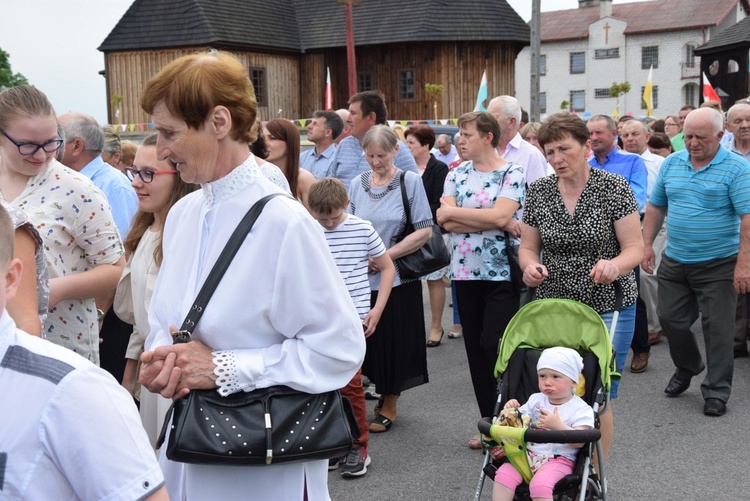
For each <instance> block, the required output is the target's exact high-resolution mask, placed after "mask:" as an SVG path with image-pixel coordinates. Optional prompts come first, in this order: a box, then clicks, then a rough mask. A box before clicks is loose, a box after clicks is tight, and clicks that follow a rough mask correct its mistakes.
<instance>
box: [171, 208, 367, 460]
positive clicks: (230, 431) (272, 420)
mask: <svg viewBox="0 0 750 501" xmlns="http://www.w3.org/2000/svg"><path fill="white" fill-rule="evenodd" d="M278 195H280V194H274V195H268V196H266V197H264V198H262V199H260V200H259V201H258V202H257V203H255V204H254V205H253V207H251V208H250V210H249V211H248V213H247V214H246V215H245V217H244V218H243V220H242V221H241V222H240V224H239V225H238V227H237V229H236V230H235V231H234V233H233V234H232V236H231V237H230V238H229V241H228V242H227V245H226V247H225V248H224V250H223V251H222V253H221V255H220V256H219V259H218V260H217V261H216V264H215V265H214V267H213V268H212V269H211V273H210V274H209V276H208V278H206V282H205V283H204V285H203V287H202V288H201V290H200V292H199V293H198V297H197V298H196V300H195V303H194V304H193V306H192V307H191V308H190V312H189V313H188V315H187V316H186V318H185V321H184V322H183V323H182V327H181V329H180V331H178V332H176V333H174V334H173V337H174V342H175V343H185V342H189V341H190V337H191V333H192V331H193V329H195V325H196V324H197V323H198V320H199V319H200V317H201V315H202V314H203V311H204V310H205V308H206V305H207V303H208V301H209V300H210V299H211V295H212V294H213V292H214V290H215V289H216V286H217V285H218V284H219V282H220V281H221V277H222V276H223V275H224V272H225V271H226V269H227V268H228V267H229V263H231V261H232V259H233V258H234V256H235V254H236V253H237V251H238V250H239V247H240V246H241V245H242V242H243V241H244V239H245V236H246V235H247V234H248V233H249V232H250V229H251V228H252V226H253V223H254V222H255V220H256V219H257V218H258V216H259V215H260V213H261V211H262V210H263V207H264V206H265V204H266V203H267V202H268V201H269V200H270V199H271V198H273V197H274V196H278ZM170 423H171V424H170ZM168 427H169V429H170V433H169V441H168V442H167V450H166V455H167V458H169V459H171V460H172V461H179V462H182V463H194V464H220V465H261V464H271V463H285V462H291V461H310V460H314V459H330V458H333V457H340V456H343V455H345V454H346V453H347V452H348V451H349V449H350V448H351V446H352V443H353V441H354V439H355V438H357V437H359V433H360V430H359V427H358V426H357V421H356V418H355V417H354V411H353V409H352V406H351V403H350V402H349V400H347V399H346V398H344V397H342V396H341V395H340V394H339V392H338V391H336V390H333V391H329V392H326V393H321V394H310V393H305V392H301V391H297V390H294V389H292V388H289V387H287V386H272V387H269V388H262V389H256V390H254V391H251V392H239V393H234V394H231V395H228V396H226V397H222V396H221V395H220V394H219V393H218V392H217V391H216V390H215V389H212V390H194V391H191V392H190V393H189V394H188V395H187V396H186V397H185V398H181V399H178V400H175V401H174V402H173V404H172V407H171V408H170V410H169V412H167V416H166V418H165V420H164V425H163V426H162V430H161V433H160V434H159V439H158V441H157V444H156V445H157V448H158V447H161V446H162V444H163V443H164V440H165V437H166V432H167V428H168Z"/></svg>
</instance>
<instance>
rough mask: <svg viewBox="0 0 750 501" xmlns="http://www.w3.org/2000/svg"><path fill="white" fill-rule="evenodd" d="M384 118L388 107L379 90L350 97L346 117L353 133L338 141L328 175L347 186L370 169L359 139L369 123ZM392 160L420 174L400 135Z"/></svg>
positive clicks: (401, 167)
mask: <svg viewBox="0 0 750 501" xmlns="http://www.w3.org/2000/svg"><path fill="white" fill-rule="evenodd" d="M387 118H388V110H387V108H386V106H385V99H384V98H383V94H382V93H381V92H380V91H377V90H368V91H364V92H360V93H358V94H354V95H353V96H352V97H351V98H350V99H349V118H348V119H347V121H346V122H347V124H348V125H350V126H351V133H352V135H351V136H349V137H347V138H345V139H344V140H342V141H341V142H340V143H339V147H338V148H336V155H335V156H334V157H333V162H332V163H331V168H330V169H329V170H328V174H327V176H329V177H335V178H337V179H340V180H341V182H342V183H344V186H346V189H349V185H350V184H351V182H352V179H354V178H355V177H357V176H358V175H359V174H361V173H362V172H367V171H369V170H370V164H368V163H367V159H366V158H365V152H364V150H363V149H362V140H363V139H364V138H365V134H367V131H368V130H370V129H371V128H372V127H374V126H376V125H385V124H386V122H387ZM393 163H394V164H395V165H396V167H398V168H399V169H401V170H403V171H407V170H410V171H412V172H416V173H417V174H419V170H417V163H416V162H415V161H414V157H413V156H412V154H411V152H410V151H409V148H407V147H406V144H404V142H403V141H401V140H400V139H399V141H398V153H397V154H396V158H395V159H394V160H393Z"/></svg>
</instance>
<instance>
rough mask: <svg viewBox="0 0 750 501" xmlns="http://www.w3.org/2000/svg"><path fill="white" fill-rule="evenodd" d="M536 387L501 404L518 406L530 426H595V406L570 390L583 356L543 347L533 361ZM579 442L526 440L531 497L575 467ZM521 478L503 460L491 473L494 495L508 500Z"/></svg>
mask: <svg viewBox="0 0 750 501" xmlns="http://www.w3.org/2000/svg"><path fill="white" fill-rule="evenodd" d="M536 368H537V375H538V381H539V393H534V394H533V395H531V396H530V397H529V399H528V401H527V402H526V403H525V404H524V405H521V404H520V403H519V402H518V401H517V400H515V399H511V400H508V402H506V404H505V406H504V408H505V409H511V408H515V409H518V410H519V411H520V412H521V413H522V414H523V415H524V416H527V417H528V418H529V420H530V427H531V428H541V429H546V430H559V431H561V430H575V429H579V430H582V429H588V428H593V427H594V410H593V409H592V408H591V407H590V406H589V405H588V404H587V403H586V402H585V401H584V400H582V399H581V398H580V397H578V396H576V395H575V389H576V385H578V381H579V378H580V375H581V371H582V370H583V359H582V358H581V356H580V355H579V354H578V352H576V351H575V350H573V349H571V348H565V347H560V346H558V347H554V348H547V349H546V350H544V351H543V352H542V354H541V355H540V357H539V362H538V363H537V367H536ZM583 445H584V444H582V443H580V444H544V443H529V444H528V452H529V465H530V466H531V471H532V472H533V473H534V475H533V478H532V479H531V482H530V484H529V491H530V494H531V497H532V499H534V500H535V501H537V500H552V491H553V489H554V487H555V484H556V483H557V482H558V481H559V480H560V479H562V478H563V477H565V476H566V475H568V474H571V473H573V470H574V468H575V462H576V456H577V455H578V449H580V448H581V447H582V446H583ZM521 483H523V478H522V477H521V474H520V473H519V472H518V471H517V470H516V468H515V467H514V466H513V465H512V464H511V463H509V462H508V463H504V464H502V465H501V466H500V468H499V469H498V470H497V473H496V474H495V483H494V488H493V491H492V499H493V501H512V500H513V497H514V495H515V491H516V488H517V487H518V486H519V485H520V484H521Z"/></svg>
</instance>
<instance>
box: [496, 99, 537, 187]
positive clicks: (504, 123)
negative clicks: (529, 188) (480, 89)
mask: <svg viewBox="0 0 750 501" xmlns="http://www.w3.org/2000/svg"><path fill="white" fill-rule="evenodd" d="M487 112H488V113H489V114H490V115H492V116H493V117H495V119H497V121H498V122H499V123H500V132H501V135H500V142H499V143H498V145H497V154H498V155H500V156H501V157H503V158H504V159H506V160H508V161H509V162H515V163H517V164H518V165H520V166H521V167H523V169H524V173H525V174H526V184H527V185H528V184H531V183H533V182H534V181H536V180H537V179H539V178H540V177H544V176H546V175H547V159H545V158H544V155H542V152H541V151H539V149H537V148H536V147H534V146H532V145H531V144H529V143H528V142H526V141H524V140H523V138H522V137H521V134H519V133H518V131H519V130H520V129H521V127H520V124H521V105H520V104H519V103H518V99H516V98H515V97H513V96H497V97H495V98H493V99H492V100H491V101H490V104H489V105H488V106H487Z"/></svg>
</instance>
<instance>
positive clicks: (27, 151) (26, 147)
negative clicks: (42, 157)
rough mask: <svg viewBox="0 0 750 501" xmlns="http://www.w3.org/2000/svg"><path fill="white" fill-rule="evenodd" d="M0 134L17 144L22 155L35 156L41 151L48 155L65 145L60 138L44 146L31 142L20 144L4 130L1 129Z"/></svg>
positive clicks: (45, 143) (51, 140) (43, 144)
mask: <svg viewBox="0 0 750 501" xmlns="http://www.w3.org/2000/svg"><path fill="white" fill-rule="evenodd" d="M0 134H2V135H3V136H5V137H7V138H8V141H10V142H11V143H13V144H15V145H16V148H18V152H19V153H20V154H21V155H34V154H35V153H36V152H37V151H39V150H40V149H42V150H44V151H45V152H46V153H54V152H55V151H57V150H59V149H60V147H61V146H62V144H63V140H62V139H60V138H57V139H50V140H49V141H47V142H44V143H42V144H39V143H31V142H26V143H19V142H18V141H16V140H15V139H13V138H12V137H10V136H9V135H8V134H6V133H5V131H4V130H3V129H0Z"/></svg>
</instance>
